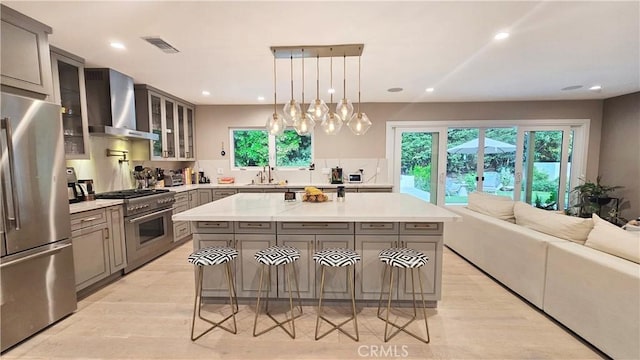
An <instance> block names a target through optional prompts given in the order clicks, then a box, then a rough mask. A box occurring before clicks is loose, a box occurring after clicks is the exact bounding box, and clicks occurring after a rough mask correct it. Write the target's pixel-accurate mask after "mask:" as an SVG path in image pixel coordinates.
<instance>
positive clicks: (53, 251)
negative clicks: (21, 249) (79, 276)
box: [0, 244, 72, 269]
mask: <svg viewBox="0 0 640 360" xmlns="http://www.w3.org/2000/svg"><path fill="white" fill-rule="evenodd" d="M71 245H72V244H66V245H62V246H56V247H54V248H53V249H49V250H46V251H43V252H39V253H36V254H32V255H28V256H25V257H23V258H20V259H16V260H13V261H9V262H7V263H4V264H0V269H2V268H4V267H9V266H12V265H17V264H20V263H23V262H25V261H29V260H33V259H36V258H39V257H43V256H47V255H53V254H57V253H59V252H60V251H62V250H64V249H66V248H68V247H69V246H71Z"/></svg>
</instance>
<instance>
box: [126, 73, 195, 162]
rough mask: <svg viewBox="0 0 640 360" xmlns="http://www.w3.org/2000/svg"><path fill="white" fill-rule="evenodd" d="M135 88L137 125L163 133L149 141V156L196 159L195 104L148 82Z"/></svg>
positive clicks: (140, 127)
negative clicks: (156, 138) (155, 139)
mask: <svg viewBox="0 0 640 360" xmlns="http://www.w3.org/2000/svg"><path fill="white" fill-rule="evenodd" d="M134 89H135V98H136V118H137V121H138V129H139V130H143V131H148V132H152V133H154V134H157V135H158V136H159V137H160V139H159V140H158V141H151V142H150V150H149V158H150V160H168V161H176V160H177V161H188V160H195V143H194V135H195V129H194V106H193V105H192V104H189V103H187V102H185V101H183V100H180V99H178V98H176V97H174V96H172V95H170V94H167V93H165V92H163V91H161V90H158V89H155V88H153V87H151V86H148V85H144V84H136V85H135V86H134Z"/></svg>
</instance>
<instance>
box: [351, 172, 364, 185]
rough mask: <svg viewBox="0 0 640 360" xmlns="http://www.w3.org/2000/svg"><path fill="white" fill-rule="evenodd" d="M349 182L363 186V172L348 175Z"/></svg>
mask: <svg viewBox="0 0 640 360" xmlns="http://www.w3.org/2000/svg"><path fill="white" fill-rule="evenodd" d="M347 182H349V183H352V184H362V183H363V182H364V174H363V173H362V171H360V172H356V173H350V174H349V175H347Z"/></svg>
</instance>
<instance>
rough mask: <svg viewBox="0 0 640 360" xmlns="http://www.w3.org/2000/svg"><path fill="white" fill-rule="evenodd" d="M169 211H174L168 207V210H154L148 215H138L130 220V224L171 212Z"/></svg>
mask: <svg viewBox="0 0 640 360" xmlns="http://www.w3.org/2000/svg"><path fill="white" fill-rule="evenodd" d="M169 211H173V208H168V209H166V210H162V211H157V212H154V213H151V214H148V215H144V216H140V217H137V218H135V219H131V220H129V224H133V223H136V222H139V221H142V220H145V219H148V218H150V217H154V216H158V215H160V214H164V213H166V212H169Z"/></svg>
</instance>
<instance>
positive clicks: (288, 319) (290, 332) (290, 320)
mask: <svg viewBox="0 0 640 360" xmlns="http://www.w3.org/2000/svg"><path fill="white" fill-rule="evenodd" d="M288 265H289V271H287V264H283V266H284V273H285V277H286V279H287V286H288V290H289V308H290V312H291V317H288V315H286V314H285V317H286V319H285V320H284V321H279V320H278V319H276V318H275V317H274V316H273V315H272V314H271V313H270V312H269V291H270V290H271V267H269V268H268V281H269V285H268V286H267V294H266V296H267V299H266V300H265V313H266V315H267V316H268V317H269V318H270V319H271V320H273V322H274V323H275V324H274V325H273V326H271V327H268V328H266V329H264V330H262V331H260V332H257V327H258V316H259V314H260V298H261V297H262V288H263V281H264V272H265V267H267V266H268V265H264V264H263V265H262V271H261V273H260V284H259V286H258V299H257V303H256V315H255V318H254V320H253V336H259V335H262V334H264V333H266V332H268V331H270V330H272V329H274V328H276V327H280V328H281V329H282V330H283V331H284V332H286V333H287V334H288V335H289V336H290V337H291V338H292V339H295V338H296V328H295V319H297V318H299V317H300V316H301V315H302V300H301V298H300V289H299V288H298V279H297V277H296V278H295V280H294V281H295V284H296V291H297V294H298V304H299V310H300V312H299V313H298V314H297V315H296V314H295V313H294V306H293V290H292V288H291V272H292V271H293V273H294V277H295V264H294V263H290V264H288ZM292 268H293V270H292ZM287 323H291V329H290V330H289V329H287V328H286V327H285V326H284V325H285V324H287Z"/></svg>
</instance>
